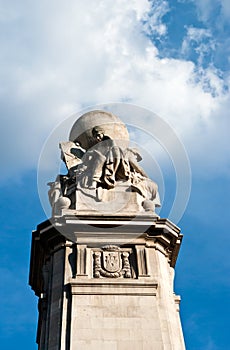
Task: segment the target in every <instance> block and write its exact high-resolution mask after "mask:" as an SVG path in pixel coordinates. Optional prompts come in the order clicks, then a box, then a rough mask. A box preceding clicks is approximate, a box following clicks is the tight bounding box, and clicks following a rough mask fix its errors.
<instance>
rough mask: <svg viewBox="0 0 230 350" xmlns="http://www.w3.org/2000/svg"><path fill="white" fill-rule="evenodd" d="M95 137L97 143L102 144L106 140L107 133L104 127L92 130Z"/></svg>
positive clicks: (96, 127)
mask: <svg viewBox="0 0 230 350" xmlns="http://www.w3.org/2000/svg"><path fill="white" fill-rule="evenodd" d="M92 134H93V137H94V138H95V140H96V141H97V142H101V141H102V140H103V138H104V135H105V131H104V129H103V128H102V127H100V126H95V127H94V128H93V130H92Z"/></svg>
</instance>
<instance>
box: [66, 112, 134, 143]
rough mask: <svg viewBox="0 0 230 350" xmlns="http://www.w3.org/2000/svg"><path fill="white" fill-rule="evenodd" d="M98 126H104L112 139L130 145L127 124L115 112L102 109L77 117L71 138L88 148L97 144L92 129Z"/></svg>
mask: <svg viewBox="0 0 230 350" xmlns="http://www.w3.org/2000/svg"><path fill="white" fill-rule="evenodd" d="M98 126H100V127H102V128H103V130H104V132H105V134H106V135H108V136H109V137H110V138H111V139H116V140H123V141H125V142H126V144H127V145H128V143H129V133H128V130H127V128H126V126H125V124H124V123H123V122H122V121H121V120H120V119H119V118H118V117H117V116H116V115H114V114H113V113H110V112H107V111H102V110H95V111H90V112H87V113H85V114H83V115H82V116H81V117H80V118H79V119H77V120H76V122H75V123H74V125H73V127H72V129H71V131H70V135H69V140H70V141H72V142H78V143H79V144H80V145H81V146H82V147H83V148H84V149H85V150H88V149H89V148H91V147H92V146H94V145H95V139H94V137H93V134H92V130H93V128H95V127H98Z"/></svg>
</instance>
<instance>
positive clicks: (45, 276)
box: [30, 211, 185, 350]
mask: <svg viewBox="0 0 230 350" xmlns="http://www.w3.org/2000/svg"><path fill="white" fill-rule="evenodd" d="M62 214H63V215H62V216H60V217H56V218H53V219H51V220H50V221H46V222H44V223H42V224H40V225H39V226H38V228H37V230H36V231H35V232H33V238H32V248H31V265H30V285H31V287H32V289H33V290H34V291H35V294H36V295H37V296H38V297H39V322H38V332H37V342H38V344H39V350H78V349H80V350H89V349H90V350H91V349H92V350H96V349H100V350H102V349H106V350H107V349H109V350H126V349H127V350H130V349H132V350H140V349H144V350H150V349H154V350H160V349H166V350H172V349H174V350H182V349H185V346H184V341H183V335H182V329H181V323H180V317H179V303H180V298H179V296H177V295H175V294H174V291H173V280H174V266H175V263H176V259H177V255H178V252H179V248H180V244H181V240H182V235H181V234H180V230H179V228H178V227H177V226H175V225H174V224H172V223H171V222H170V221H168V220H167V219H160V218H158V217H157V216H154V215H146V214H144V213H143V214H142V215H140V216H136V217H133V218H132V217H122V216H118V215H117V216H106V215H104V217H103V219H102V217H100V216H77V215H73V214H72V215H71V214H68V211H66V212H65V213H62Z"/></svg>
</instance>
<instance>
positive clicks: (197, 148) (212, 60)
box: [0, 0, 230, 350]
mask: <svg viewBox="0 0 230 350" xmlns="http://www.w3.org/2000/svg"><path fill="white" fill-rule="evenodd" d="M229 23H230V3H229V1H228V0H180V1H176V0H175V1H166V0H165V1H163V0H161V1H160V0H159V1H158V0H155V1H147V0H142V1H140V0H130V1H125V0H117V1H116V2H115V1H112V0H107V1H100V0H96V1H92V0H85V1H84V2H80V1H78V2H76V1H74V0H69V1H68V2H65V3H64V2H63V1H60V0H58V1H57V0H55V1H53V0H48V1H47V0H46V1H45V0H40V1H33V2H31V1H27V0H22V1H20V2H18V1H16V0H9V1H7V2H3V1H1V2H0V41H1V51H0V77H1V87H0V108H1V131H2V134H1V143H2V146H1V149H2V152H1V165H2V167H1V174H0V180H1V214H0V215H1V224H2V225H1V235H0V239H1V245H0V249H1V254H0V259H1V265H0V266H1V267H0V268H1V283H2V287H1V290H0V293H1V312H0V315H1V316H0V322H1V327H0V329H1V331H0V344H1V348H3V349H6V350H12V349H15V346H19V345H18V344H20V348H22V349H24V350H27V349H28V350H32V349H36V344H35V337H36V322H37V315H36V308H37V306H36V297H35V296H34V295H33V292H32V291H31V290H30V288H29V287H28V272H29V255H30V240H31V231H32V230H33V229H35V228H36V225H37V224H38V223H39V222H41V221H43V220H45V219H46V215H45V213H44V211H43V209H42V205H41V203H40V199H39V196H38V190H37V167H38V159H39V155H40V152H41V150H42V147H43V144H44V142H45V140H46V139H47V137H48V136H49V135H50V133H52V130H53V129H54V128H55V127H56V126H57V125H58V124H59V123H61V122H62V121H63V120H64V119H65V118H67V117H68V116H69V115H71V114H73V113H76V112H78V111H80V110H82V109H83V108H85V107H88V106H94V105H96V104H104V103H116V102H128V103H131V104H134V105H137V106H142V107H143V108H146V109H147V110H150V111H152V112H154V113H156V114H157V115H158V116H160V117H161V118H162V120H164V121H165V122H166V123H168V124H169V125H170V127H171V128H172V129H173V130H174V131H175V133H176V134H177V135H178V137H179V138H180V140H181V142H182V144H183V145H184V147H185V149H186V151H187V154H188V157H189V159H190V164H191V175H192V190H191V197H190V201H189V203H188V206H187V208H186V210H185V213H184V215H183V217H182V219H181V220H180V221H179V222H178V226H180V227H181V229H182V232H183V233H184V239H183V244H182V247H181V251H180V254H179V258H178V262H177V266H176V280H175V291H176V293H178V294H180V295H181V296H182V303H181V318H182V324H183V329H184V336H185V341H186V344H187V348H188V349H191V350H197V349H204V350H216V349H224V350H225V349H227V348H228V347H229V337H228V324H229V319H228V318H229V317H228V315H229V312H230V305H229V304H230V302H229V300H230V277H229V270H230V269H229V268H230V259H229V244H230V235H229V232H228V231H229V229H228V225H227V222H228V221H227V220H228V213H229V192H230V191H229V190H230V185H229V177H230V176H229V175H230V159H229V135H228V134H229V124H230V123H229V110H230V96H229V85H230V64H229V63H230V49H229V48H230V35H229V34H230V24H229ZM127 123H129V124H132V125H135V126H137V127H138V126H139V127H141V128H142V129H145V128H146V127H147V129H148V132H150V133H151V134H152V135H154V123H153V121H152V119H151V117H149V119H146V120H145V121H143V120H142V119H141V117H140V116H139V115H136V114H135V113H134V114H132V115H129V116H127ZM65 132H66V130H65ZM146 147H147V146H146ZM160 156H161V153H159V154H158V155H157V157H158V158H157V159H160ZM53 161H54V164H55V162H56V160H53ZM159 162H160V160H159ZM51 164H52V162H51ZM160 164H161V162H160ZM162 172H163V175H164V181H165V201H164V206H163V208H162V211H161V216H162V217H164V216H167V215H168V212H169V210H168V203H171V201H172V199H171V197H172V193H174V192H175V181H173V180H172V179H171V177H170V174H171V172H170V171H169V170H168V169H167V163H166V164H165V166H162ZM49 180H52V179H50V178H49V179H46V180H45V181H46V182H48V181H49ZM185 181H186V179H185Z"/></svg>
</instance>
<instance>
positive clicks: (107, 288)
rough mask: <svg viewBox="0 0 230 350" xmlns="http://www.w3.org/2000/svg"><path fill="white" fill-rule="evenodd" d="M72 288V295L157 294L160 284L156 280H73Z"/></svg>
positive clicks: (71, 282)
mask: <svg viewBox="0 0 230 350" xmlns="http://www.w3.org/2000/svg"><path fill="white" fill-rule="evenodd" d="M69 285H70V289H71V294H72V295H135V296H141V295H154V296H155V295H157V287H158V284H157V283H156V282H143V281H140V280H136V281H135V282H134V281H124V280H116V281H114V280H112V279H106V281H105V280H100V281H98V280H97V279H91V280H89V281H77V282H76V280H71V281H70V283H69Z"/></svg>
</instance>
